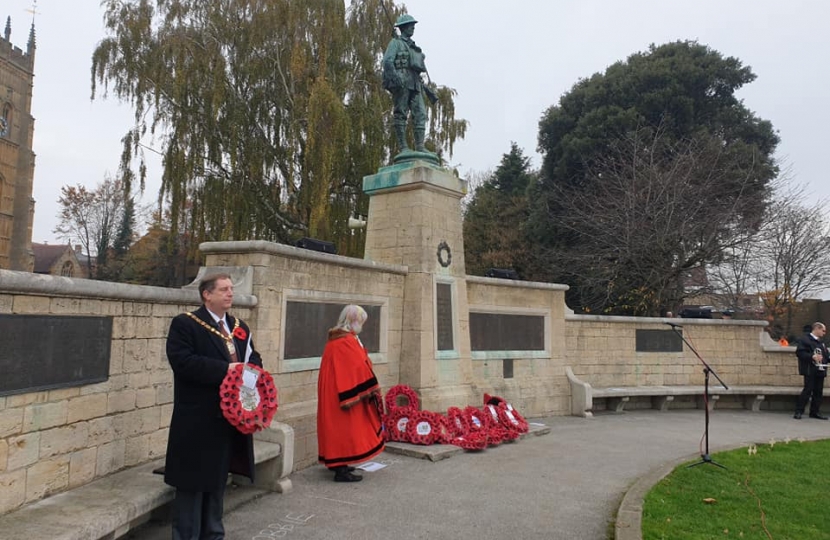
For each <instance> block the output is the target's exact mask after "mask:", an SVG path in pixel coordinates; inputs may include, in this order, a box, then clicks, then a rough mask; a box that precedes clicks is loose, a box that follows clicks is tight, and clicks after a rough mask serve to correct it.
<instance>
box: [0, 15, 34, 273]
mask: <svg viewBox="0 0 830 540" xmlns="http://www.w3.org/2000/svg"><path fill="white" fill-rule="evenodd" d="M11 33H12V25H11V17H8V18H7V19H6V28H5V31H4V33H3V39H0V268H3V269H7V270H22V271H28V272H31V271H32V269H33V266H34V255H33V253H32V226H33V223H34V214H35V201H34V199H33V198H32V188H33V182H34V171H35V154H34V152H33V151H32V140H33V136H34V123H35V120H34V118H33V117H32V112H31V111H32V87H33V80H34V68H35V25H34V23H32V27H31V30H30V31H29V41H28V43H27V45H26V50H25V51H23V50H21V49H20V48H19V47H15V46H14V45H12V41H11Z"/></svg>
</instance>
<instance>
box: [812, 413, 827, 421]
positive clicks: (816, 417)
mask: <svg viewBox="0 0 830 540" xmlns="http://www.w3.org/2000/svg"><path fill="white" fill-rule="evenodd" d="M810 418H815V419H816V420H827V417H826V416H822V415H820V414H818V413H816V414H813V413H810Z"/></svg>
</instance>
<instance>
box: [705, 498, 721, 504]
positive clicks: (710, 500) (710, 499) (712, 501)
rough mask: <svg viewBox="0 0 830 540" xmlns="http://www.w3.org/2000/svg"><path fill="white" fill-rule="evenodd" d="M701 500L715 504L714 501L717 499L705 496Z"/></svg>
mask: <svg viewBox="0 0 830 540" xmlns="http://www.w3.org/2000/svg"><path fill="white" fill-rule="evenodd" d="M703 502H705V503H706V504H715V503H716V502H718V500H717V499H713V498H712V497H706V498H705V499H703Z"/></svg>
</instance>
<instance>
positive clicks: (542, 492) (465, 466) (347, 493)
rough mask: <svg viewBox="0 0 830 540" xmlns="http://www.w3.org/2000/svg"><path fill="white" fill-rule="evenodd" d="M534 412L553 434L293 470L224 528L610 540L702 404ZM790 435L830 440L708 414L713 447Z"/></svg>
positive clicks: (743, 415)
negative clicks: (625, 506)
mask: <svg viewBox="0 0 830 540" xmlns="http://www.w3.org/2000/svg"><path fill="white" fill-rule="evenodd" d="M536 421H538V422H542V423H545V424H547V425H549V426H550V427H551V428H552V429H551V433H550V434H548V435H542V436H538V437H528V438H526V439H523V440H522V441H520V442H517V443H514V444H506V445H502V446H499V447H496V448H491V449H488V450H486V451H484V452H480V453H462V454H457V455H454V456H452V457H451V458H449V459H445V460H442V461H437V462H431V461H428V460H424V459H416V458H412V457H406V456H401V455H395V454H391V453H389V452H386V453H384V454H383V455H381V456H380V459H377V460H375V461H377V462H381V463H384V464H386V465H387V467H386V468H384V469H381V470H379V471H377V472H373V473H368V472H367V473H364V477H365V478H364V480H363V481H362V482H357V483H354V484H338V483H334V482H332V481H331V478H332V474H331V473H330V472H328V471H327V470H325V469H324V468H322V467H319V466H315V467H311V468H308V469H305V470H302V471H299V472H297V473H294V474H292V475H291V479H292V481H293V483H294V490H293V491H292V492H290V493H288V494H286V495H278V494H267V495H264V496H261V497H259V498H256V499H254V500H250V501H249V502H246V503H244V504H241V505H240V506H238V507H237V508H235V509H233V510H231V511H230V512H228V513H227V515H226V517H225V526H226V529H227V537H226V538H227V540H266V539H271V538H285V539H288V540H311V539H321V540H322V539H344V540H350V539H355V540H376V539H377V540H380V539H390V538H392V539H421V538H424V539H426V538H429V539H452V540H482V539H485V538H505V539H511V540H530V539H546V540H550V539H553V540H559V539H561V540H605V539H608V538H612V537H613V525H614V516H615V513H616V511H617V509H618V508H619V505H620V501H621V500H622V497H623V496H624V495H625V493H626V491H627V490H628V489H629V487H630V486H631V485H632V484H633V483H634V482H636V481H637V479H638V478H640V477H642V476H644V475H647V474H648V473H650V472H652V471H654V470H655V469H658V468H659V467H661V465H665V464H666V463H670V462H673V461H676V460H677V459H679V458H682V457H685V456H688V458H689V459H690V460H692V459H695V458H697V457H699V455H700V451H699V443H700V440H701V436H702V434H703V427H704V426H703V425H704V414H703V411H700V410H682V411H669V412H665V413H660V412H656V411H650V410H649V411H632V412H626V413H623V414H601V415H597V416H596V417H594V418H593V419H582V418H576V417H553V418H546V419H541V420H536ZM786 437H789V438H791V439H797V438H799V437H803V438H805V439H819V438H830V422H827V421H820V420H814V419H807V418H806V417H805V418H804V419H803V420H794V419H793V418H792V415H791V414H786V413H783V412H761V413H751V412H748V411H743V410H736V411H718V410H716V411H715V412H714V413H713V414H712V416H711V420H710V441H711V442H710V451H711V452H713V453H714V452H716V451H717V450H718V449H725V448H732V447H736V446H742V445H747V444H749V443H766V442H768V441H769V440H770V439H771V438H775V439H776V440H779V441H780V440H782V439H784V438H786ZM703 466H706V467H708V466H710V465H703ZM241 491H244V490H241ZM130 538H132V539H135V540H161V539H165V540H167V539H168V538H170V532H169V525H167V524H160V523H152V524H149V525H147V526H145V527H144V528H143V529H138V530H136V531H135V532H134V533H132V534H131V535H130Z"/></svg>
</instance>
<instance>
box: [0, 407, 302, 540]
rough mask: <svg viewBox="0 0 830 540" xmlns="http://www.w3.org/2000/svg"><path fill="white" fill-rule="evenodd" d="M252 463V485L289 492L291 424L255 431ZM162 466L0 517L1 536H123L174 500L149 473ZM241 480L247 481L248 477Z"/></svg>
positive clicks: (95, 539) (12, 539)
mask: <svg viewBox="0 0 830 540" xmlns="http://www.w3.org/2000/svg"><path fill="white" fill-rule="evenodd" d="M254 461H255V462H256V473H255V477H256V482H255V484H254V485H255V486H256V487H258V488H260V489H265V490H268V491H276V492H278V493H285V492H287V491H289V490H290V489H291V480H290V479H289V478H288V475H289V474H291V471H292V469H293V466H294V430H293V429H292V428H291V426H288V425H286V424H279V423H277V422H273V423H272V424H271V427H270V428H268V429H267V430H264V431H261V432H259V433H257V434H255V435H254ZM163 465H164V460H163V459H161V460H156V461H153V462H149V463H144V464H142V465H137V466H135V467H131V468H129V469H125V470H122V471H119V472H117V473H113V474H111V475H108V476H105V477H103V478H99V479H97V480H94V481H92V482H90V483H88V484H84V485H83V486H80V487H77V488H74V489H71V490H69V491H65V492H63V493H59V494H57V495H54V496H52V497H48V498H46V499H43V500H40V501H37V502H34V503H32V504H29V505H26V506H24V507H22V508H20V509H19V510H15V511H13V512H10V513H8V514H5V515H3V516H0V537H2V538H3V539H4V540H30V539H32V538H49V539H50V540H100V539H106V540H112V539H115V538H118V537H120V536H123V535H124V534H126V533H127V532H128V531H129V530H130V529H132V528H134V527H137V526H138V525H141V524H143V523H145V522H147V521H148V520H149V519H150V517H151V515H152V514H153V512H154V511H155V510H157V509H159V508H161V507H162V506H164V505H165V504H167V503H169V502H171V501H172V500H173V496H174V494H175V489H174V488H172V487H171V486H168V485H167V484H165V483H164V480H163V478H162V476H160V475H159V474H155V473H154V472H153V471H155V470H157V469H159V468H160V467H161V466H163ZM239 483H240V484H242V485H245V483H247V484H248V485H250V482H249V481H248V479H247V478H244V479H243V481H242V482H239Z"/></svg>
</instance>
